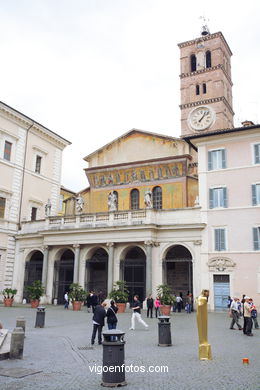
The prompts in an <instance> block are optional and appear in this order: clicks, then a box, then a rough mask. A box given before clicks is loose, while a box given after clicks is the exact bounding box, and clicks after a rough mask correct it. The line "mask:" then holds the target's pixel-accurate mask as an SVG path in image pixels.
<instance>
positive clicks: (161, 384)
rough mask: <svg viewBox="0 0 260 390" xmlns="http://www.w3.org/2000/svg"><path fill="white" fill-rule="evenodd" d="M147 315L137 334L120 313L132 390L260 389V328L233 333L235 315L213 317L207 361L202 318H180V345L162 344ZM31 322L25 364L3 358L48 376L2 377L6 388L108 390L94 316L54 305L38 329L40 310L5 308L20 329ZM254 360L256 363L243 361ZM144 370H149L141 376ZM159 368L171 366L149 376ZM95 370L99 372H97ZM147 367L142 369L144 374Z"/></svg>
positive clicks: (7, 319)
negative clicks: (202, 354) (201, 347)
mask: <svg viewBox="0 0 260 390" xmlns="http://www.w3.org/2000/svg"><path fill="white" fill-rule="evenodd" d="M142 315H143V318H144V319H145V320H147V323H148V324H149V330H148V331H145V330H144V329H143V328H141V326H140V325H137V328H136V330H135V331H129V326H130V317H131V313H130V312H128V313H124V314H119V315H118V317H119V323H118V329H120V330H123V331H125V332H126V335H125V341H126V344H125V356H126V359H125V364H126V365H127V366H130V367H131V365H132V371H135V372H128V373H126V381H127V387H126V388H128V389H131V390H132V389H133V390H135V389H136V390H137V389H138V390H142V389H144V390H146V389H152V388H153V389H179V390H197V389H198V390H199V389H200V390H215V389H217V390H220V389H230V390H233V389H234V390H245V389H250V390H258V389H260V362H259V358H260V354H259V339H260V331H259V330H253V332H254V337H246V336H245V335H243V332H239V331H238V330H236V331H231V330H230V329H229V323H230V318H229V317H228V315H227V313H209V342H210V343H211V346H212V354H213V360H212V361H207V362H205V361H199V359H198V337H197V327H196V314H195V313H192V314H190V315H188V314H186V313H185V312H182V313H172V315H171V330H172V343H173V345H172V347H158V345H157V343H158V320H157V319H155V318H153V319H146V318H145V316H146V313H145V311H143V313H142ZM19 316H24V317H25V319H26V338H25V347H24V357H23V359H22V360H4V361H1V368H8V369H11V368H19V369H21V368H22V369H30V370H35V371H41V372H40V373H37V374H34V375H29V376H26V377H24V378H20V379H17V378H12V377H4V376H0V388H1V390H18V389H19V390H20V389H21V390H29V389H37V390H41V389H51V390H83V389H86V390H94V389H95V390H96V389H98V388H101V375H100V374H98V373H97V372H95V371H97V370H98V367H100V366H101V365H102V345H97V344H95V345H94V347H93V349H92V348H91V346H90V336H91V331H92V314H91V313H87V311H86V308H85V307H84V308H83V310H82V311H80V312H73V311H72V310H64V309H63V307H62V306H57V307H55V306H47V307H46V317H45V327H44V328H35V327H34V325H35V318H36V310H35V309H31V308H29V307H28V306H26V307H24V306H23V307H22V306H21V307H14V308H4V307H1V308H0V318H1V320H2V322H3V323H4V325H5V327H7V328H9V329H10V330H12V329H13V328H14V327H15V323H16V318H17V317H19ZM245 357H247V358H249V362H250V363H249V365H248V366H245V365H243V364H242V359H243V358H245ZM140 366H143V367H145V371H146V372H140ZM150 366H153V367H155V366H156V368H155V370H159V368H158V366H164V367H165V366H166V367H167V370H168V372H164V371H165V369H163V370H162V372H147V371H148V370H149V367H150ZM91 369H92V372H91ZM138 370H139V372H138Z"/></svg>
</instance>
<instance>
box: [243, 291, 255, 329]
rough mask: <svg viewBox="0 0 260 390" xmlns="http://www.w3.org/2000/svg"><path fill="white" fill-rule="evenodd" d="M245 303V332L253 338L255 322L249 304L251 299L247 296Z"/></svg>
mask: <svg viewBox="0 0 260 390" xmlns="http://www.w3.org/2000/svg"><path fill="white" fill-rule="evenodd" d="M244 299H245V303H244V328H243V332H244V334H246V335H247V336H253V333H252V326H253V320H252V318H251V311H252V310H253V309H252V307H251V305H250V303H249V299H250V298H249V297H247V296H245V298H244Z"/></svg>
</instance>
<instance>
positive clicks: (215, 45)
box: [178, 26, 234, 136]
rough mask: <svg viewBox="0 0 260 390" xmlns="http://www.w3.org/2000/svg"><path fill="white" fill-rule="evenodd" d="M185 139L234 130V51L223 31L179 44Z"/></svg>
mask: <svg viewBox="0 0 260 390" xmlns="http://www.w3.org/2000/svg"><path fill="white" fill-rule="evenodd" d="M178 46H179V48H180V62H181V74H180V80H181V104H180V109H181V133H182V136H186V135H191V134H199V133H201V132H203V133H207V132H210V131H213V130H219V129H227V128H233V127H234V126H233V116H234V112H233V108H232V85H233V84H232V80H231V64H230V58H231V56H232V52H231V50H230V48H229V46H228V44H227V42H226V40H225V38H224V36H223V35H222V33H221V32H217V33H214V34H210V32H209V30H208V28H207V26H203V29H202V33H201V36H200V37H199V38H197V39H194V40H192V41H187V42H183V43H179V44H178Z"/></svg>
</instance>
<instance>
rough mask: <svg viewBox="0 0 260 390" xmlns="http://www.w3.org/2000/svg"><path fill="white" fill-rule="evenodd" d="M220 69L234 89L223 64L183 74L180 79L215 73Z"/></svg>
mask: <svg viewBox="0 0 260 390" xmlns="http://www.w3.org/2000/svg"><path fill="white" fill-rule="evenodd" d="M218 69H221V70H222V71H223V73H224V74H225V76H226V78H227V79H228V81H229V83H230V85H231V87H232V86H233V83H232V80H231V77H230V76H229V74H228V73H227V71H226V69H225V68H224V65H223V64H218V65H215V66H212V67H210V68H204V69H199V70H196V71H195V72H187V73H181V74H180V78H181V79H184V78H185V77H192V76H197V75H198V74H202V73H210V72H213V71H215V70H218Z"/></svg>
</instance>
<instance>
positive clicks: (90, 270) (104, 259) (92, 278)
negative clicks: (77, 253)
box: [85, 247, 108, 296]
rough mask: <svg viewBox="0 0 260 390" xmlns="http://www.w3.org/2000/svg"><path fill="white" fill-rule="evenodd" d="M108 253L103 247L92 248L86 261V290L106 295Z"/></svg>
mask: <svg viewBox="0 0 260 390" xmlns="http://www.w3.org/2000/svg"><path fill="white" fill-rule="evenodd" d="M107 273H108V253H107V251H106V250H105V249H104V248H101V247H98V248H93V249H92V250H91V251H90V252H89V253H88V260H87V261H86V278H85V289H86V291H91V290H93V291H95V292H96V293H101V292H102V295H103V296H106V295H107Z"/></svg>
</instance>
